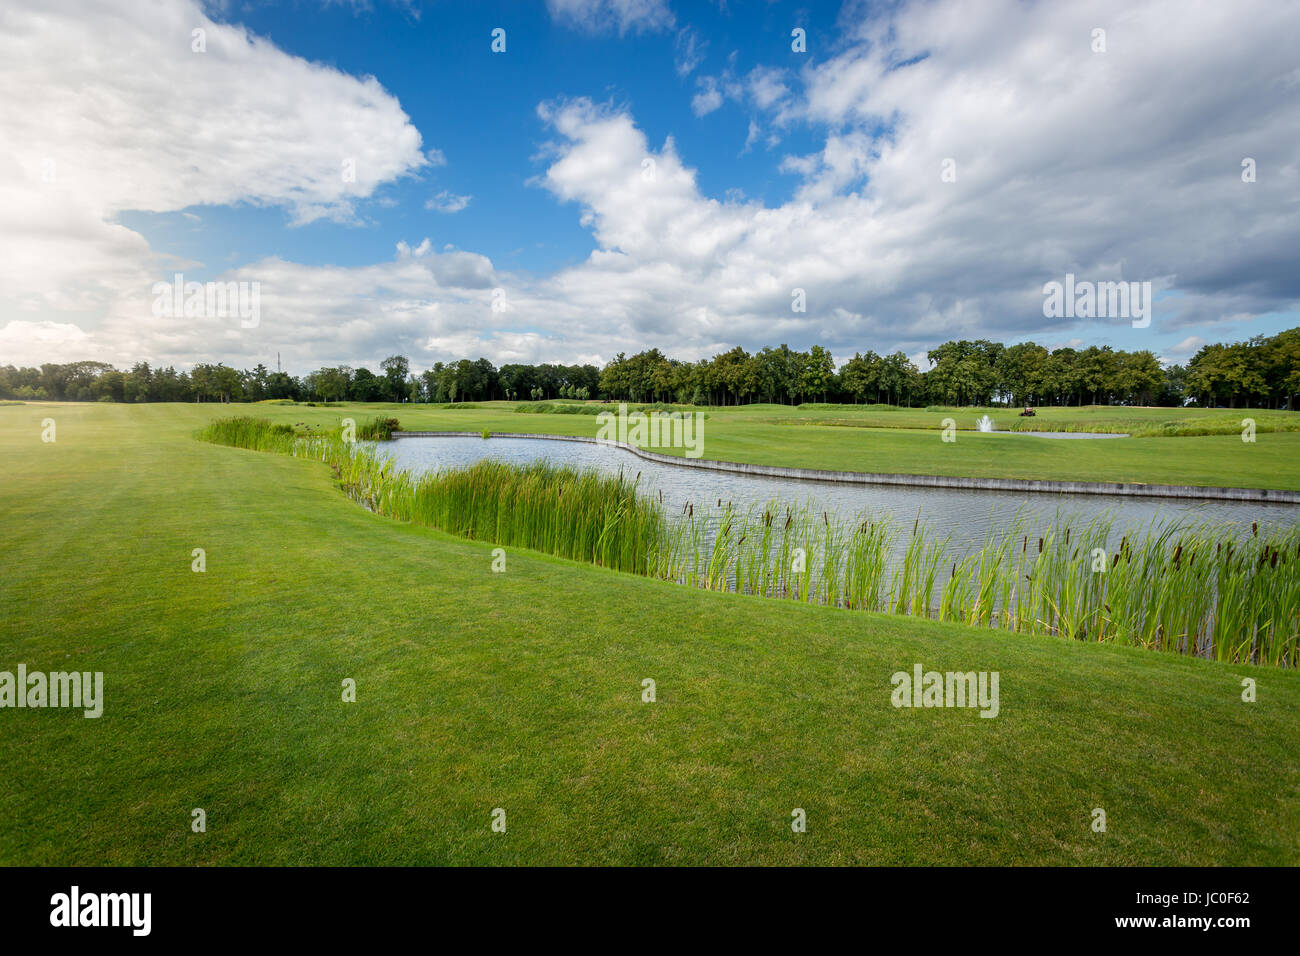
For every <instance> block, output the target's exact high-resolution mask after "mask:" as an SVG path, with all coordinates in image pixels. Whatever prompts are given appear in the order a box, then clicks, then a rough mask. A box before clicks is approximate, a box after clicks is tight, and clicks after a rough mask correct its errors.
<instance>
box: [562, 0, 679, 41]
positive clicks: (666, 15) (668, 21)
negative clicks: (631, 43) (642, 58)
mask: <svg viewBox="0 0 1300 956" xmlns="http://www.w3.org/2000/svg"><path fill="white" fill-rule="evenodd" d="M546 9H547V10H549V11H550V13H551V17H552V18H553V19H554V20H555V21H556V22H557V23H563V24H564V25H566V26H570V27H574V28H576V29H579V30H583V31H586V32H588V33H604V32H608V31H613V30H617V31H618V34H619V36H622V35H623V34H625V33H627V32H629V31H631V32H633V33H658V32H661V31H664V30H668V29H671V28H672V26H673V24H674V23H675V22H676V21H675V19H674V17H673V12H672V10H670V9H669V8H668V4H667V3H665V2H664V0H546Z"/></svg>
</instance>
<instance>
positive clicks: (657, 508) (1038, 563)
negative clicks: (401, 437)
mask: <svg viewBox="0 0 1300 956" xmlns="http://www.w3.org/2000/svg"><path fill="white" fill-rule="evenodd" d="M199 437H200V438H203V439H205V440H208V441H215V442H219V443H221V444H230V445H237V446H238V447H243V448H253V449H256V450H260V451H276V452H280V453H283V454H291V455H295V456H298V457H310V458H313V459H316V460H320V461H324V462H326V463H328V464H329V465H330V467H331V468H332V469H333V471H334V474H335V476H336V477H337V478H338V480H339V482H340V484H341V485H342V487H343V488H344V490H345V491H347V493H348V494H349V495H351V496H352V497H353V498H354V499H356V500H357V501H360V502H361V503H363V504H364V505H365V506H366V507H368V508H370V509H371V510H373V511H376V512H378V513H380V514H384V515H388V516H390V517H394V518H397V519H399V520H402V521H410V522H414V523H417V524H422V525H427V526H429V527H434V528H438V529H440V530H443V531H448V532H451V533H453V534H458V535H463V536H465V537H469V538H473V539H476V540H482V541H489V542H492V543H495V544H500V545H503V546H513V547H523V548H531V549H534V550H538V551H543V552H546V553H549V554H554V555H558V556H560V557H565V558H571V559H574V560H578V561H585V562H589V563H592V564H598V565H602V566H605V567H610V568H614V569H617V570H621V571H628V572H631V573H634V574H642V575H648V576H651V577H656V578H661V579H664V580H668V581H674V582H676V583H679V584H682V585H685V586H688V587H696V588H702V589H705V590H715V591H731V592H735V593H740V594H749V595H756V596H761V597H766V598H773V599H782V600H794V601H802V602H806V603H813V604H822V605H827V606H833V607H840V608H846V609H852V610H864V611H875V612H879V613H887V614H905V615H910V616H914V617H922V618H927V619H930V620H938V621H950V622H955V623H961V624H967V625H973V626H977V627H987V628H998V629H1003V630H1008V631H1015V632H1019V633H1025V634H1038V635H1058V636H1062V637H1066V638H1070V639H1072V640H1080V641H1092V642H1098V643H1115V644H1126V645H1131V646H1137V647H1145V648H1150V649H1153V650H1161V651H1166V652H1172V653H1178V654H1185V655H1194V656H1198V657H1204V658H1210V659H1213V660H1219V661H1234V662H1251V663H1257V664H1271V665H1275V666H1281V667H1295V666H1297V664H1298V663H1300V526H1291V527H1288V528H1286V529H1283V530H1272V531H1266V532H1261V530H1260V528H1259V526H1258V525H1254V526H1252V528H1251V529H1250V532H1249V533H1243V532H1242V531H1240V530H1239V529H1237V528H1233V527H1227V526H1221V525H1215V524H1210V523H1202V524H1179V523H1170V522H1153V523H1152V524H1151V525H1150V526H1148V527H1144V528H1141V527H1140V528H1136V529H1125V530H1123V532H1122V533H1118V534H1117V531H1116V529H1114V528H1113V527H1112V523H1111V521H1109V520H1105V519H1095V520H1091V521H1081V520H1079V519H1077V518H1075V517H1071V516H1068V515H1057V516H1056V518H1055V519H1053V520H1051V521H1048V522H1046V523H1043V524H1040V525H1038V526H1031V524H1030V522H1029V521H1028V520H1026V519H1025V518H1023V517H1017V518H1015V519H1014V520H1012V521H1011V522H1009V523H1008V524H1007V525H1006V526H1005V527H1003V528H1002V529H1001V530H1000V531H998V532H997V533H990V534H988V535H987V536H986V537H985V539H984V540H983V541H982V542H981V543H980V545H979V546H978V547H974V548H968V549H964V550H963V549H959V548H957V547H955V546H954V545H953V543H952V541H951V538H950V537H940V536H938V535H937V534H936V533H935V532H934V531H933V530H932V529H930V528H929V527H928V526H927V525H926V524H925V523H924V522H923V521H922V520H921V519H920V516H919V514H918V516H917V518H916V520H915V521H913V522H912V523H911V527H910V528H906V527H904V528H901V529H900V528H899V527H897V526H896V525H895V524H894V522H893V521H892V520H890V519H889V518H882V517H880V516H878V515H877V516H872V515H862V516H857V517H854V518H852V519H844V518H837V517H834V516H832V515H830V514H828V513H826V512H824V511H822V512H818V511H816V510H814V509H813V508H812V507H810V506H806V505H805V506H802V507H799V506H793V505H790V504H784V503H781V502H777V501H771V502H768V503H766V504H765V505H763V506H755V507H751V508H748V509H745V510H742V509H738V508H736V507H734V506H733V505H732V504H731V503H730V502H723V501H721V500H719V501H717V503H716V505H713V506H709V505H702V506H701V507H696V505H695V504H693V503H691V504H687V505H685V506H684V507H683V509H682V511H681V512H680V513H679V514H676V515H673V516H668V515H666V514H665V511H664V509H663V506H662V499H661V498H660V499H655V498H654V497H652V496H650V495H649V494H647V493H646V492H644V491H643V490H642V489H641V487H640V483H639V477H640V476H639V475H638V476H637V477H636V478H632V479H628V478H626V477H624V475H623V474H621V473H620V474H618V475H616V476H611V475H608V474H605V473H602V472H598V471H595V470H591V469H585V470H579V469H574V468H571V467H558V466H555V465H552V464H549V463H546V462H538V463H534V464H530V465H522V466H521V465H509V464H505V463H502V462H496V461H490V460H486V461H480V462H478V463H476V464H474V465H471V466H468V467H465V468H457V469H445V470H440V471H435V472H424V473H418V474H417V473H411V472H407V471H402V470H398V469H394V467H393V463H392V461H391V460H389V459H385V458H380V457H377V456H376V455H375V454H374V453H373V452H372V451H370V450H369V449H368V448H366V447H364V446H357V445H355V444H350V443H347V442H344V441H343V440H342V439H341V437H340V436H339V435H338V433H336V432H332V433H324V434H303V433H296V432H294V430H293V429H291V428H288V426H275V425H272V424H271V423H270V422H266V421H262V420H257V419H249V418H241V419H228V420H225V421H219V422H213V423H212V424H211V425H209V426H208V427H207V428H205V429H204V430H203V431H202V432H200V433H199ZM1117 538H1118V540H1117Z"/></svg>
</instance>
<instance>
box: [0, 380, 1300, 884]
mask: <svg viewBox="0 0 1300 956" xmlns="http://www.w3.org/2000/svg"><path fill="white" fill-rule="evenodd" d="M354 411H356V410H355V409H354ZM229 412H230V410H229V409H221V408H215V407H202V406H199V407H195V406H143V407H140V406H137V407H122V406H87V405H63V406H49V405H47V406H41V405H27V406H8V407H3V408H0V455H2V456H3V461H4V463H5V465H4V480H3V482H0V572H2V573H0V647H2V648H3V651H2V652H0V655H2V656H0V669H3V670H12V669H14V668H15V667H16V665H17V664H19V663H25V664H27V666H28V667H29V668H30V669H33V670H35V669H39V670H45V671H50V670H65V669H71V668H76V669H78V670H91V671H103V672H104V675H105V696H106V701H105V708H104V715H103V717H101V718H99V719H98V720H87V719H84V718H82V717H81V716H80V714H79V713H76V712H70V711H60V710H8V709H6V710H0V862H3V863H6V864H14V863H37V864H64V863H66V864H74V863H75V864H97V863H108V864H128V863H136V864H161V863H178V864H234V863H267V864H271V863H304V864H305V863H700V864H704V863H714V864H731V863H764V864H776V863H872V864H885V863H902V864H911V863H972V864H1003V863H1026V864H1030V863H1046V864H1296V863H1300V760H1298V759H1297V750H1296V747H1295V741H1296V739H1297V733H1298V731H1300V675H1297V674H1295V673H1292V672H1282V671H1278V670H1273V669H1265V668H1254V667H1246V666H1226V665H1219V664H1212V663H1208V662H1203V661H1195V660H1186V659H1180V658H1176V657H1172V656H1169V655H1164V654H1157V653H1154V652H1147V651H1142V650H1137V649H1129V648H1116V647H1098V646H1092V645H1081V644H1071V643H1068V642H1065V641H1061V640H1054V639H1046V638H1027V637H1017V636H1010V635H1004V634H1001V633H998V632H987V631H980V630H976V629H972V628H965V627H958V626H950V625H938V624H932V623H928V622H923V621H915V620H909V619H904V618H886V617H879V616H873V615H866V614H860V613H851V612H842V611H836V610H833V609H826V608H816V607H804V606H797V605H793V604H787V603H785V602H774V601H764V600H761V599H752V598H744V597H736V596H731V595H725V594H713V593H704V592H695V591H690V590H687V589H684V588H680V587H676V586H673V585H669V584H663V583H659V582H655V581H651V580H647V579H641V578H636V577H632V576H626V575H619V574H616V573H614V572H608V571H604V570H601V569H598V568H592V567H586V566H579V565H575V564H572V563H570V562H566V561H562V560H558V559H552V558H548V557H544V556H541V555H537V554H530V553H526V552H512V553H510V554H509V556H508V570H507V571H506V573H505V574H493V573H492V572H491V571H490V562H491V554H490V547H489V546H487V545H483V544H479V543H474V542H469V541H463V540H459V539H454V538H450V537H448V536H445V535H442V534H439V533H436V532H433V531H429V530H425V529H420V528H415V527H410V526H405V525H401V524H398V523H396V522H393V521H390V520H388V519H385V518H381V517H378V516H375V515H372V514H369V513H368V512H366V511H364V510H363V509H362V508H360V507H359V506H357V505H355V504H354V503H352V502H351V501H350V500H348V499H347V498H346V497H345V496H344V495H343V494H342V493H341V492H339V491H338V490H337V489H336V488H335V487H334V485H333V483H332V481H331V478H330V475H329V473H328V470H327V469H326V468H325V467H324V466H321V465H316V464H313V463H309V462H305V461H302V460H296V459H291V458H283V457H279V456H275V455H270V454H259V453H255V452H247V451H242V450H237V449H232V448H227V447H221V446H216V445H209V444H204V443H200V442H197V441H194V440H193V439H192V437H191V435H192V433H193V431H194V429H195V428H196V427H198V425H199V424H200V423H201V422H203V421H206V420H207V419H208V418H210V417H214V416H216V415H221V414H229ZM365 413H366V411H365V410H364V409H363V410H361V414H365ZM267 415H268V417H273V418H276V419H277V420H286V421H304V420H310V421H320V422H326V421H330V422H332V423H337V419H338V417H339V415H340V410H339V409H315V408H284V407H269V408H268V409H267ZM458 415H461V416H473V417H476V418H477V419H478V420H483V421H487V420H489V419H492V418H494V417H495V418H496V419H505V420H507V421H508V422H509V423H510V425H511V426H512V427H511V428H510V430H516V431H523V430H529V429H528V428H527V427H525V426H528V425H531V426H532V427H533V428H549V427H552V426H560V427H561V429H563V428H565V427H575V426H577V427H583V428H585V427H587V426H588V424H590V426H591V427H592V429H593V431H594V420H591V419H586V418H585V417H581V416H550V415H515V414H513V413H510V412H508V411H499V410H496V409H488V410H483V411H474V410H470V411H468V412H455V411H442V412H434V411H428V412H421V411H419V410H416V409H404V410H402V411H401V412H400V413H399V417H401V418H402V419H403V424H404V425H406V426H407V427H416V426H419V427H452V426H450V425H448V424H445V422H447V421H449V420H452V416H458ZM45 417H52V418H54V419H55V421H56V424H57V429H58V431H57V441H56V442H55V443H53V444H46V443H42V441H41V437H40V436H41V420H42V419H43V418H45ZM721 417H722V416H721V415H718V416H715V419H716V420H720V419H721ZM715 419H711V420H710V426H712V425H713V424H714V423H715ZM455 420H457V421H459V420H463V419H455ZM516 423H517V424H516ZM719 423H720V421H719ZM482 427H489V426H487V425H478V424H475V425H470V426H466V427H465V429H464V430H478V429H480V428H482ZM491 427H498V426H491ZM749 427H752V428H755V429H757V428H758V427H759V426H757V425H753V426H749ZM767 427H777V426H767ZM500 430H506V429H505V427H504V426H500ZM806 431H808V432H815V433H818V434H820V433H822V432H826V433H834V435H838V434H839V433H840V432H841V431H843V432H849V431H850V430H849V429H843V430H840V429H807V430H806ZM852 431H853V432H854V433H856V432H857V430H852ZM725 434H726V433H725V431H723V432H722V433H721V434H718V433H717V432H713V433H710V435H709V439H708V440H709V441H714V440H717V441H718V442H719V443H720V444H721V443H724V442H725V441H727V440H728V439H727V438H726V437H725ZM749 434H758V433H757V432H755V433H749ZM714 435H717V438H716V439H715V438H714ZM834 435H833V436H832V437H834ZM1272 437H1277V438H1283V437H1290V436H1272ZM995 438H996V436H995ZM732 440H735V439H732ZM747 440H749V439H747ZM1005 440H1006V441H1015V442H1024V441H1033V440H1034V439H1020V438H1007V439H1005ZM1203 440H1206V439H1189V438H1184V439H1151V441H1161V442H1164V443H1170V444H1172V443H1177V444H1178V445H1179V446H1180V447H1183V446H1184V445H1185V443H1189V442H1195V441H1203ZM1266 440H1267V438H1266V436H1261V444H1260V445H1257V446H1256V447H1257V448H1258V447H1267V446H1266V445H1264V444H1263V443H1264V442H1265V441H1266ZM936 441H937V439H936ZM1077 444H1084V443H1070V448H1071V450H1072V451H1073V452H1075V453H1077V452H1078V449H1077ZM958 445H959V446H960V445H961V442H960V441H959V442H958ZM723 447H724V448H725V445H724V446H723ZM1240 448H1241V443H1240V442H1239V441H1237V445H1236V449H1238V450H1239V449H1240ZM717 451H718V449H714V448H712V447H710V448H709V450H708V452H707V454H708V455H709V456H710V457H726V456H725V455H722V454H720V453H718V454H715V452H717ZM756 451H757V449H756ZM773 451H775V450H773ZM1189 457H1190V456H1189ZM1225 457H1226V456H1225ZM819 467H839V466H838V465H832V464H829V463H826V464H822V465H820V466H819ZM890 470H901V469H898V468H897V467H892V466H891V469H890ZM1215 483H1224V484H1230V483H1232V482H1230V481H1222V482H1218V481H1216V482H1215ZM200 547H201V548H204V549H205V550H206V555H207V571H206V573H203V574H196V573H194V572H192V571H191V570H190V567H191V560H192V558H191V551H192V549H194V548H200ZM916 663H921V664H923V665H924V666H925V667H926V668H927V669H936V670H941V671H942V670H962V671H967V670H976V671H981V670H983V671H993V670H996V671H998V672H999V674H1000V707H1001V713H1000V714H999V716H998V717H997V718H995V719H992V720H988V719H982V718H980V717H979V716H978V711H976V710H942V709H939V710H936V709H931V710H919V709H918V710H900V709H895V708H894V707H892V706H891V705H890V702H889V698H890V691H891V689H892V688H891V686H890V682H889V677H890V675H891V674H892V673H893V672H894V671H897V670H909V669H910V668H911V667H912V665H913V664H916ZM1245 676H1249V677H1252V678H1254V679H1255V680H1256V681H1257V682H1258V701H1257V702H1256V703H1253V704H1248V703H1244V702H1243V701H1242V700H1241V690H1242V688H1241V680H1242V678H1243V677H1245ZM347 677H350V678H353V679H355V680H356V682H357V687H358V701H357V703H355V704H344V703H342V702H341V700H340V690H341V688H340V683H341V681H342V680H343V679H344V678H347ZM647 677H649V678H653V679H654V680H655V681H656V682H657V692H658V700H657V702H655V703H653V704H647V703H643V702H642V700H641V693H642V687H641V681H642V680H643V679H644V678H647ZM195 807H202V808H204V809H205V810H206V812H207V819H208V831H207V832H206V833H203V834H196V833H193V832H191V830H190V819H191V818H190V812H191V810H192V809H193V808H195ZM497 807H501V808H505V810H506V812H507V822H508V826H507V832H506V833H504V834H501V833H493V832H492V830H491V827H490V823H491V814H492V811H493V809H494V808H497ZM796 807H800V808H803V809H805V810H806V811H807V815H808V832H807V833H803V834H796V833H793V832H792V831H791V829H790V825H789V824H790V819H791V817H790V813H791V810H792V809H794V808H796ZM1098 807H1100V808H1103V809H1104V810H1105V811H1106V815H1107V831H1106V832H1105V833H1104V834H1101V833H1094V832H1093V831H1092V829H1091V827H1090V824H1091V822H1092V816H1091V813H1092V810H1093V809H1094V808H1098Z"/></svg>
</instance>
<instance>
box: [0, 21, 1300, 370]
mask: <svg viewBox="0 0 1300 956" xmlns="http://www.w3.org/2000/svg"><path fill="white" fill-rule="evenodd" d="M498 29H499V30H502V31H504V47H505V49H504V51H503V52H495V51H494V50H493V42H494V36H493V31H494V30H498ZM796 29H797V30H802V31H803V33H804V36H805V37H806V39H805V40H804V43H805V45H806V49H804V50H798V49H795V48H794V47H796V46H797V45H798V44H797V43H796V38H795V37H794V36H792V31H795V30H796ZM1098 30H1103V31H1104V50H1099V49H1097V47H1098V45H1099V43H1098V34H1097V32H1096V31H1098ZM196 31H201V33H199V34H197V35H196ZM196 36H198V37H201V39H202V43H199V42H198V40H197V39H196ZM1297 36H1300V3H1283V2H1277V0H1234V2H1231V3H1228V2H1204V3H1202V2H1195V0H1150V2H1139V3H1133V2H1132V0H1096V2H1089V3H1068V4H1067V3H1033V2H1024V0H983V2H979V3H970V2H963V0H929V2H906V0H903V2H887V3H871V2H847V3H834V4H832V3H788V2H781V0H772V2H763V0H754V2H739V0H722V2H694V3H686V2H680V0H537V2H531V3H530V2H518V0H515V2H510V0H504V2H494V0H483V2H476V3H472V4H468V3H453V2H446V0H401V2H388V0H351V2H349V0H282V2H256V3H255V2H239V0H226V2H206V3H204V2H199V0H116V2H103V0H75V2H74V0H5V3H4V5H3V7H0V250H2V254H0V365H4V364H16V365H32V364H39V363H41V362H46V361H56V362H66V361H74V360H79V359H96V360H100V361H107V362H112V363H114V364H117V365H119V366H124V365H127V364H129V363H130V362H133V361H136V360H147V361H150V362H151V363H155V364H175V365H177V366H179V367H184V368H188V367H189V366H191V365H193V364H194V363H195V362H203V361H209V362H215V361H224V362H226V363H227V364H233V365H236V366H239V367H251V366H253V365H255V364H257V363H258V362H262V363H264V364H266V365H268V366H270V367H272V368H273V367H274V363H275V360H276V354H277V353H279V354H280V355H281V356H282V360H283V363H284V366H285V368H286V370H288V371H292V372H295V373H299V374H301V373H305V372H307V371H309V370H311V369H314V368H318V367H320V366H323V365H337V364H347V365H352V366H361V365H366V366H368V367H370V368H372V369H373V368H376V367H377V366H378V363H379V361H380V360H381V359H382V358H384V357H385V356H387V355H391V354H395V353H400V354H404V355H407V356H409V357H410V359H411V362H412V366H413V369H414V370H416V371H418V370H421V369H423V368H427V367H428V366H430V365H432V364H433V363H434V362H436V361H446V360H449V359H457V358H462V357H468V358H478V357H479V356H484V357H486V358H488V359H490V360H491V361H493V362H494V363H496V364H498V365H500V364H503V363H506V362H540V361H557V362H562V363H565V364H572V363H577V362H592V363H594V364H597V365H599V364H603V363H604V362H606V361H608V360H609V359H610V358H612V357H613V356H614V355H615V354H616V353H618V352H629V353H630V352H634V351H637V350H639V349H642V348H647V347H658V348H661V349H663V350H664V351H665V352H667V353H668V354H669V355H672V356H674V357H678V358H687V359H694V358H699V357H706V356H709V355H712V354H714V353H716V352H719V351H724V350H726V349H729V348H731V347H733V346H735V345H741V346H743V347H745V348H747V349H750V350H754V349H756V348H759V347H761V346H763V345H776V344H779V343H782V342H786V343H789V344H790V345H792V346H795V347H798V348H807V347H808V346H810V345H812V344H814V343H816V344H822V345H825V346H827V347H828V348H830V349H831V351H832V353H833V354H834V355H835V357H836V359H837V361H839V362H842V361H844V360H845V359H846V358H848V357H850V356H851V355H852V354H853V353H854V352H855V351H865V350H867V349H874V350H876V351H878V352H892V351H895V350H902V351H905V352H907V353H908V354H909V355H912V356H915V357H918V358H919V357H921V356H923V354H924V352H925V351H926V349H927V348H929V347H932V346H934V345H935V344H937V343H939V342H942V341H945V340H948V339H955V338H990V339H994V340H998V341H1004V342H1013V341H1023V340H1026V339H1033V340H1034V341H1037V342H1040V343H1042V344H1045V345H1048V346H1059V345H1075V346H1083V345H1092V344H1097V345H1111V346H1113V347H1115V348H1123V349H1135V348H1149V349H1152V350H1153V351H1155V352H1156V353H1157V354H1158V355H1160V356H1161V357H1162V358H1163V359H1165V360H1166V361H1179V362H1182V361H1186V359H1187V358H1189V357H1190V356H1191V354H1193V353H1194V352H1195V351H1196V349H1197V348H1198V347H1199V346H1200V345H1201V344H1203V343H1204V342H1206V341H1219V340H1240V339H1245V338H1248V337H1250V336H1252V335H1256V334H1271V333H1273V332H1276V331H1278V330H1280V329H1283V328H1288V327H1291V326H1294V325H1297V324H1300V55H1297V53H1296V51H1295V50H1296V48H1295V38H1296V37H1297ZM498 37H500V34H498ZM500 45H501V43H500V40H499V39H498V42H497V46H498V47H499V46H500ZM197 46H202V47H203V49H201V50H199V49H196V47H197ZM1247 160H1249V161H1250V164H1251V165H1252V166H1253V169H1254V181H1253V182H1247V181H1244V178H1243V162H1246V161H1247ZM945 173H947V175H945ZM1245 178H1249V177H1245ZM177 273H181V274H183V276H184V278H185V279H186V280H188V281H197V282H208V281H221V282H241V283H250V284H251V283H257V288H258V291H259V315H258V318H257V322H256V324H255V325H254V326H252V327H244V326H245V325H246V323H242V322H241V321H240V320H239V319H238V318H237V317H224V318H223V317H218V316H189V317H186V316H184V315H166V314H162V315H160V314H156V313H157V312H158V309H157V302H156V299H157V296H156V295H155V292H154V289H155V285H156V284H157V283H159V282H171V281H172V279H173V276H174V275H175V274H177ZM1067 273H1073V274H1074V275H1075V276H1076V278H1077V279H1078V280H1081V281H1092V282H1101V281H1108V280H1124V281H1129V282H1144V281H1145V282H1150V283H1151V284H1152V288H1153V289H1154V291H1155V304H1154V311H1153V316H1152V320H1151V323H1150V326H1149V327H1147V328H1134V327H1133V326H1132V323H1131V322H1130V321H1129V320H1128V319H1123V318H1112V319H1073V318H1053V319H1049V318H1045V317H1044V314H1043V299H1044V296H1043V286H1044V284H1045V283H1048V282H1052V281H1060V280H1062V279H1063V278H1064V276H1065V275H1066V274H1067ZM250 288H251V286H250ZM795 290H802V293H803V299H804V301H805V303H806V311H802V312H799V311H794V310H793V309H792V304H793V303H794V301H795Z"/></svg>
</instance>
